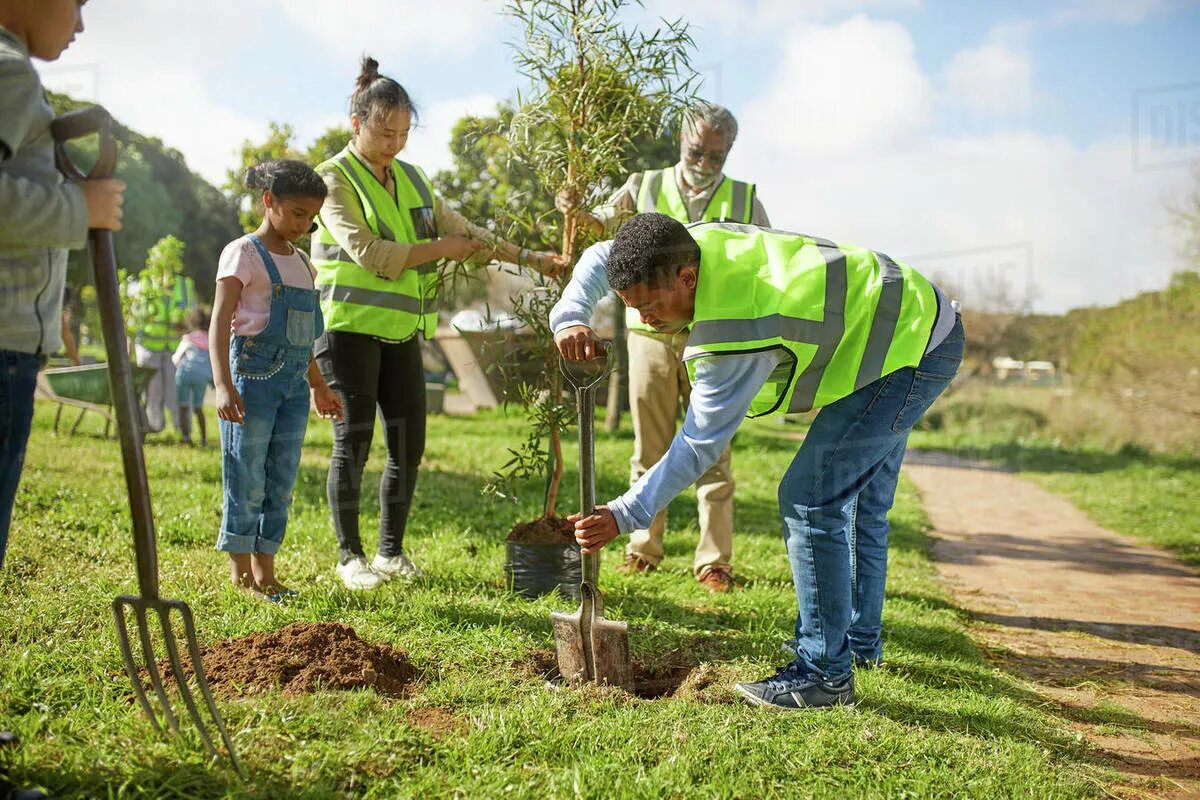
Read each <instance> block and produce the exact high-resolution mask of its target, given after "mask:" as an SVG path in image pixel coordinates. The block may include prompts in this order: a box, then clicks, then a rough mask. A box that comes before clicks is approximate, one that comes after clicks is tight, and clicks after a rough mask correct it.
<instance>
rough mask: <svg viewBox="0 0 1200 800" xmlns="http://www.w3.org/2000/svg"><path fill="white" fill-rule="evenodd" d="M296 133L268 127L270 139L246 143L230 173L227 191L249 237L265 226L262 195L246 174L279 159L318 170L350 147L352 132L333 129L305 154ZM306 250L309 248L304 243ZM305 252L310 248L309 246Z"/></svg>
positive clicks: (273, 124)
mask: <svg viewBox="0 0 1200 800" xmlns="http://www.w3.org/2000/svg"><path fill="white" fill-rule="evenodd" d="M295 136H296V131H295V129H294V128H292V126H291V125H289V124H288V123H280V122H270V123H268V124H267V138H266V139H264V140H263V141H261V142H254V141H251V140H250V139H246V140H244V141H243V142H242V147H241V150H240V153H239V156H238V164H237V166H236V167H235V168H233V169H230V170H228V171H227V172H226V173H225V175H226V178H225V185H224V187H223V188H224V189H225V192H226V194H228V196H229V197H230V198H232V200H233V202H234V203H235V204H236V205H237V208H238V221H239V222H240V223H241V225H242V230H243V231H246V232H247V233H249V232H250V231H253V230H256V229H257V228H258V226H259V225H260V224H262V213H261V212H260V210H259V208H258V194H257V193H256V192H252V191H250V190H248V189H247V188H246V185H245V183H243V180H242V179H243V177H244V176H245V174H246V170H247V169H249V168H250V167H253V166H255V165H257V164H261V163H263V162H264V161H272V160H274V159H278V158H291V159H296V160H297V161H304V162H306V163H307V164H309V165H310V166H313V167H315V166H317V165H318V164H320V163H321V162H322V161H326V160H328V159H330V158H332V157H333V156H335V155H337V154H338V153H339V152H340V151H341V149H342V148H343V147H345V146H346V143H347V142H349V141H350V129H349V128H343V127H333V128H329V129H327V130H326V131H325V132H324V133H322V134H321V135H320V136H318V137H317V140H316V141H315V142H313V143H312V145H311V146H310V147H309V148H308V149H307V150H305V151H301V150H299V149H298V148H297V147H296V145H295V143H294V142H293V139H294V138H295ZM302 246H305V245H304V244H303V243H302ZM305 249H307V247H306V246H305Z"/></svg>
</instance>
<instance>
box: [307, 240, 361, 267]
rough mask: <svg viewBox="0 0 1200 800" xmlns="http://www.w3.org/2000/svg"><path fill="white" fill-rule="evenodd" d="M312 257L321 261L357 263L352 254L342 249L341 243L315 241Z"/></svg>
mask: <svg viewBox="0 0 1200 800" xmlns="http://www.w3.org/2000/svg"><path fill="white" fill-rule="evenodd" d="M312 257H313V258H315V259H318V260H320V261H344V262H346V263H348V264H356V263H358V262H356V261H355V260H354V259H353V258H351V257H350V254H349V253H347V252H346V251H345V250H343V249H342V246H341V245H340V244H325V243H324V242H313V244H312Z"/></svg>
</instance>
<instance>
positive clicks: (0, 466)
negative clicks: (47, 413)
mask: <svg viewBox="0 0 1200 800" xmlns="http://www.w3.org/2000/svg"><path fill="white" fill-rule="evenodd" d="M41 364H42V359H41V357H40V356H36V355H34V354H32V353H17V352H14V351H12V350H0V567H3V566H4V552H5V550H6V549H7V548H8V528H9V524H10V523H11V522H12V510H13V503H15V502H16V499H17V483H18V482H20V480H21V467H22V465H23V464H24V463H25V443H26V442H28V441H29V430H30V428H31V427H32V425H33V392H34V389H35V388H36V387H37V373H38V368H39V367H40V366H41Z"/></svg>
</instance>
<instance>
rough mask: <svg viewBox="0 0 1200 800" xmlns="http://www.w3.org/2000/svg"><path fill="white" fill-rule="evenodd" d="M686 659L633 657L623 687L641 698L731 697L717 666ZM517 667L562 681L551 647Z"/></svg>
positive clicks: (715, 699)
mask: <svg viewBox="0 0 1200 800" xmlns="http://www.w3.org/2000/svg"><path fill="white" fill-rule="evenodd" d="M685 661H686V659H682V658H672V659H667V660H666V661H665V662H663V663H657V664H643V663H641V662H638V661H634V662H633V684H632V686H628V687H625V688H624V690H623V691H624V692H625V693H626V694H629V695H632V696H633V697H637V698H639V699H641V700H660V699H664V698H669V697H679V698H686V699H689V700H694V701H697V702H702V703H722V702H728V701H729V700H730V699H731V697H726V696H724V695H723V693H722V691H721V688H720V687H722V686H723V685H724V676H721V675H720V674H719V673H720V670H719V668H717V667H715V666H713V665H711V664H695V663H685ZM516 667H517V669H518V670H519V671H520V672H521V673H522V674H523V675H525V676H526V677H528V678H530V679H534V680H544V681H546V682H547V683H551V684H554V685H565V684H564V682H563V677H562V674H561V673H560V672H559V671H558V657H557V656H556V655H555V653H554V651H553V650H534V651H533V652H532V653H530V654H529V655H527V656H526V657H525V658H523V659H521V660H519V661H517V662H516Z"/></svg>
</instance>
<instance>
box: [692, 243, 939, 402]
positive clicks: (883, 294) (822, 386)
mask: <svg viewBox="0 0 1200 800" xmlns="http://www.w3.org/2000/svg"><path fill="white" fill-rule="evenodd" d="M689 230H690V232H691V234H692V237H693V238H694V239H695V240H696V243H697V244H698V245H700V274H699V281H698V282H697V286H696V312H695V316H694V318H693V322H692V327H691V332H690V334H689V335H688V341H687V346H686V348H685V349H684V355H683V360H684V362H685V363H686V364H687V367H688V374H689V376H690V377H691V378H692V380H693V381H694V380H695V378H696V375H695V372H696V362H697V360H698V359H701V358H705V357H711V356H715V355H720V354H732V353H755V352H761V351H764V350H782V351H783V354H784V358H783V359H782V360H781V361H780V363H779V366H778V367H776V369H775V371H774V372H773V373H772V374H771V376H770V377H769V378H768V379H767V382H766V383H765V384H764V385H763V387H762V389H760V390H759V392H758V393H757V394H756V395H755V396H754V400H753V401H752V402H751V404H750V409H749V411H748V412H747V413H746V416H748V417H758V416H762V415H764V414H771V413H775V412H779V413H797V412H801V411H808V410H810V409H813V408H818V407H820V406H824V405H828V404H829V403H832V402H834V401H835V400H840V399H841V398H843V397H845V396H847V395H849V394H850V393H852V392H854V391H855V390H856V389H860V388H862V387H863V386H866V385H867V384H869V383H872V382H873V381H876V380H878V379H879V378H880V377H882V376H884V375H888V374H890V373H892V372H895V371H896V370H898V369H901V368H903V367H915V366H916V365H917V364H919V363H920V361H921V358H922V357H923V356H924V355H925V348H926V347H927V346H928V344H929V337H930V335H931V334H932V332H933V325H934V322H935V321H936V319H937V315H938V300H937V293H936V292H935V291H934V288H933V285H932V284H931V283H930V282H929V281H928V280H926V279H925V278H924V277H923V276H922V275H921V274H920V273H918V272H917V271H916V270H914V269H913V268H912V267H910V266H908V265H906V264H901V263H898V262H896V261H893V260H892V259H891V258H889V257H888V256H886V255H884V254H883V253H876V252H874V251H872V250H867V249H865V248H861V247H854V246H852V245H839V244H834V243H833V242H830V241H828V240H826V239H816V238H813V237H811V236H804V235H801V234H795V233H788V232H785V231H777V230H773V229H769V228H758V227H754V226H750V225H734V224H728V223H717V222H713V223H698V224H696V225H693V226H691V227H690V228H689Z"/></svg>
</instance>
